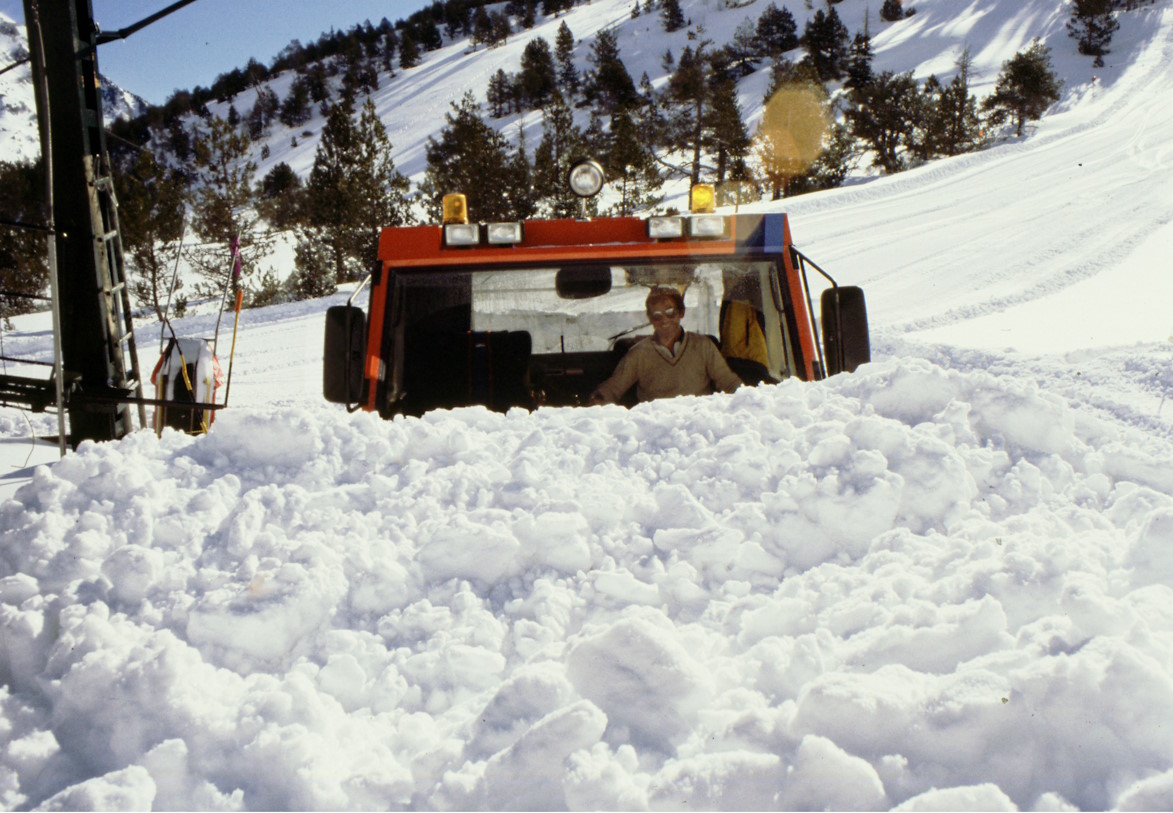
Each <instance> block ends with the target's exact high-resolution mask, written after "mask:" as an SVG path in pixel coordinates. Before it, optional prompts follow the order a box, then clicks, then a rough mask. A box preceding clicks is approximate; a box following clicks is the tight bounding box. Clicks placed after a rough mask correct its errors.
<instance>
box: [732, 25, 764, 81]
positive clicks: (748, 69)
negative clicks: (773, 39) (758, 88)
mask: <svg viewBox="0 0 1173 813" xmlns="http://www.w3.org/2000/svg"><path fill="white" fill-rule="evenodd" d="M725 52H726V53H727V54H728V56H729V61H730V63H731V65H732V66H733V68H734V70H735V71H736V73H737V76H738V78H740V77H743V76H749V75H750V74H751V73H753V72H754V69H755V67H756V63H757V60H758V59H759V58H760V57H761V56H762V54H761V53H760V52H759V48H758V38H757V31H756V29H755V28H754V23H753V20H750V19H748V18H747V19H745V20H742V21H741V24H740V25H738V26H737V29H736V30H735V31H734V32H733V39H731V40H730V41H729V43H728V44H727V45H726V46H725Z"/></svg>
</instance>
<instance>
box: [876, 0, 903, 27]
mask: <svg viewBox="0 0 1173 813" xmlns="http://www.w3.org/2000/svg"><path fill="white" fill-rule="evenodd" d="M904 16H905V15H904V4H903V3H902V2H901V0H884V4H883V5H882V6H880V19H881V20H883V21H884V22H888V23H894V22H896V21H897V20H903V19H904Z"/></svg>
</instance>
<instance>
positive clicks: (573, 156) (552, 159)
mask: <svg viewBox="0 0 1173 813" xmlns="http://www.w3.org/2000/svg"><path fill="white" fill-rule="evenodd" d="M584 140H585V139H584V136H583V133H582V131H581V130H580V129H579V128H578V127H577V126H575V124H574V114H573V113H572V112H571V110H570V108H569V107H567V106H566V103H565V102H563V101H562V99H561V97H558V98H557V99H555V100H554V102H553V103H551V104H550V106H549V107H547V108H546V110H545V111H543V113H542V141H541V143H540V144H538V148H537V150H536V151H535V152H534V196H535V198H536V201H537V207H538V211H539V212H540V213H541V214H542V216H543V217H551V218H562V217H576V216H578V214H579V199H578V198H577V197H576V196H575V195H574V193H573V192H571V191H570V189H569V188H568V186H567V184H566V176H567V174H568V173H569V172H570V167H571V166H572V165H573V163H574V162H575V161H576V160H577V159H578V158H580V157H581V156H582V154H583V152H584V150H583V143H584Z"/></svg>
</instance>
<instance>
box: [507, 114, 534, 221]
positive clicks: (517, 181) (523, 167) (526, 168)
mask: <svg viewBox="0 0 1173 813" xmlns="http://www.w3.org/2000/svg"><path fill="white" fill-rule="evenodd" d="M506 195H507V197H508V198H509V203H510V207H511V211H512V212H513V217H514V218H515V219H516V220H528V219H529V218H531V217H533V216H534V214H535V213H536V212H537V210H538V204H537V193H536V192H535V191H534V168H533V165H532V164H531V163H530V161H529V155H528V154H527V152H526V146H525V128H524V127H518V128H517V149H516V150H514V151H513V158H512V159H511V160H510V162H509V187H508V189H507V190H506Z"/></svg>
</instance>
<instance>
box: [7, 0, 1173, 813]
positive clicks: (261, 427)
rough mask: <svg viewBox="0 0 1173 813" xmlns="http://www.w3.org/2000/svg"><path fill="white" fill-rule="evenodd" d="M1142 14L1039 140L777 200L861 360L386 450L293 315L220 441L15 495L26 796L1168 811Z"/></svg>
mask: <svg viewBox="0 0 1173 813" xmlns="http://www.w3.org/2000/svg"><path fill="white" fill-rule="evenodd" d="M852 2H853V0H848V2H844V3H842V4H840V8H841V9H842V8H848V7H850V6H851V3H852ZM593 5H599V6H602V5H603V3H601V2H598V0H596V3H595V4H592V6H593ZM944 5H945V4H944V3H941V2H938V3H931V2H925V3H922V4H918V9H920V7H921V6H923V9H921V10H920V11H918V16H919V15H920V13H922V12H923V13H924V14H925V17H924V18H922V19H924V20H926V21H928V22H932V21H934V20H936V22H937V23H938V24H942V25H943V24H944V20H945V15H944V11H943V8H944ZM1020 5H1021V7H1022V8H1029V9H1032V10H1034V11H1036V12H1039V11H1040V10H1045V9H1052V8H1058V7H1059V4H1056V3H1044V2H1034V3H1027V4H1018V3H993V2H987V3H981V2H975V3H973V4H971V7H972V10H973V16H972V18H970V19H971V23H970V24H971V25H972V26H974V27H977V26H979V25H980V26H985V28H983V29H982V30H986V31H1010V30H1013V31H1015V32H1019V31H1020V30H1025V31H1026V34H1027V35H1029V29H1023V28H1022V27H1021V26H1019V25H1018V24H1017V21H1018V20H1019V18H1018V17H1017V16H1016V15H1017V11H1015V9H1017V8H1019V7H1020ZM706 7H711V6H706ZM979 12H984V16H983V14H981V13H979ZM841 13H842V12H841ZM995 13H996V14H1001V15H1002V18H1001V20H1000V22H999V20H996V19H994V18H992V17H991V16H990V15H992V14H995ZM1040 13H1041V12H1040ZM934 14H935V15H937V16H935V17H934V16H931V15H934ZM951 16H952V17H953V18H956V19H955V24H956V25H962V24H963V23H964V21H965V18H963V17H962V16H961V15H959V14H957V13H953V14H952V15H951ZM1043 16H1046V15H1043ZM1122 19H1123V21H1124V25H1123V26H1122V28H1121V31H1120V32H1119V33H1118V34H1117V36H1116V38H1115V40H1114V43H1113V53H1112V57H1111V58H1110V60H1109V62H1110V64H1109V66H1107V68H1106V69H1104V70H1103V71H1100V72H1099V76H1098V78H1097V80H1096V82H1095V83H1094V84H1092V83H1088V82H1084V81H1083V80H1081V79H1079V77H1078V76H1077V67H1065V70H1066V73H1065V74H1064V75H1065V77H1066V78H1067V80H1068V87H1067V88H1066V95H1065V98H1064V101H1063V102H1061V103H1060V105H1059V106H1058V108H1057V109H1056V110H1054V111H1052V113H1051V114H1050V115H1048V117H1047V118H1046V119H1044V120H1043V121H1042V122H1041V123H1040V124H1039V125H1038V126H1037V127H1032V128H1031V132H1030V133H1029V135H1028V136H1027V137H1026V138H1024V139H1022V140H1018V141H1012V142H1009V143H1003V144H1001V145H1000V146H998V147H995V148H993V149H990V150H987V151H985V152H982V153H980V154H976V155H970V156H962V157H960V158H957V159H953V160H949V161H941V162H936V163H933V164H931V165H928V166H925V167H922V168H920V169H917V170H912V171H909V172H907V173H903V174H901V175H898V176H893V177H889V178H882V179H875V180H871V181H868V182H866V183H860V184H857V185H855V186H852V187H850V188H846V189H841V190H836V191H833V192H829V193H823V194H819V195H814V196H810V197H802V198H796V199H793V200H790V201H785V202H783V203H781V204H770V205H771V206H775V205H776V206H778V208H781V209H784V210H785V211H788V212H789V213H790V216H791V225H792V229H793V231H794V234H795V237H796V240H797V241H798V242H799V244H800V247H801V248H802V249H803V250H804V251H806V252H807V253H808V254H810V255H811V256H812V257H814V258H815V259H816V260H817V261H818V262H819V264H820V265H822V266H823V267H824V268H826V269H828V270H829V271H830V272H831V273H832V274H834V275H835V276H836V278H837V279H838V280H839V281H840V282H843V283H848V284H861V285H863V286H864V287H865V290H866V294H867V297H868V303H869V309H870V317H871V323H872V331H873V340H874V357H875V359H874V361H873V362H872V363H871V364H869V365H866V366H865V367H863V368H861V369H860V370H859V371H857V372H856V373H855V374H852V375H846V376H839V377H837V378H834V379H831V380H828V381H826V382H821V383H817V384H801V383H798V382H788V383H784V384H782V385H779V386H776V387H767V388H760V389H743V390H741V391H739V392H737V393H735V394H733V395H728V396H726V395H716V396H711V397H709V398H704V399H693V398H684V399H677V400H674V401H671V402H659V403H654V404H649V405H643V406H639V407H637V408H634V409H632V410H623V409H621V408H618V407H602V408H592V409H578V410H572V409H558V410H555V409H551V410H539V411H538V412H535V413H533V414H528V413H525V412H520V411H514V412H511V413H509V414H507V415H497V414H493V413H489V412H487V411H484V410H481V409H465V410H456V411H453V412H439V413H433V414H431V415H428V416H426V417H425V418H423V419H397V420H395V421H391V422H384V421H380V420H378V419H376V418H373V417H372V416H369V415H366V414H355V415H348V414H346V413H345V412H344V411H343V410H341V409H340V408H334V407H331V406H329V405H326V404H324V403H322V402H321V399H320V395H319V392H320V358H319V357H320V343H321V323H322V312H323V310H324V308H325V306H326V305H327V304H328V302H327V301H318V302H311V303H299V304H297V305H293V306H288V307H281V308H269V309H264V310H258V311H252V312H248V313H246V314H244V315H243V316H242V320H241V328H240V341H239V345H238V347H237V355H236V361H235V371H234V378H233V383H232V392H231V397H232V401H233V408H231V409H229V410H227V411H225V412H224V413H223V414H222V415H221V416H220V418H218V420H217V421H216V424H215V425H214V427H213V431H212V432H211V433H210V434H209V435H207V436H205V437H201V438H191V437H186V436H182V435H178V434H175V433H171V432H167V433H165V434H164V436H163V437H162V438H161V439H159V438H156V437H155V436H154V435H153V434H151V433H149V432H141V433H137V434H135V435H132V436H131V437H128V438H126V439H124V440H122V441H119V442H114V443H104V444H86V445H84V446H83V448H81V449H80V450H79V451H78V452H77V453H74V454H70V455H69V456H67V457H66V458H65V459H64V460H62V461H60V462H57V463H55V464H53V465H44V466H40V467H37V468H35V469H33V470H27V471H26V470H21V471H17V472H16V476H15V477H11V478H8V480H7V482H8V483H9V487H8V490H7V491H6V492H5V493H6V495H7V496H9V497H10V499H8V500H7V501H5V502H3V503H2V504H0V528H2V531H3V537H2V540H0V684H2V685H0V806H3V807H5V808H9V809H26V808H33V807H38V806H41V807H43V808H45V809H132V808H147V807H153V808H154V809H167V808H186V809H190V808H196V809H249V810H260V809H384V808H415V809H452V808H457V809H473V808H481V809H564V808H572V809H616V808H622V809H674V810H680V809H737V810H744V809H764V808H771V809H774V808H782V809H889V808H898V809H904V810H929V809H934V810H939V809H981V810H999V809H1002V810H1013V809H1023V810H1026V809H1039V810H1059V809H1070V808H1080V809H1112V808H1120V809H1169V808H1170V807H1173V730H1171V729H1170V726H1169V724H1168V721H1169V720H1170V719H1173V466H1171V465H1170V461H1171V460H1173V404H1169V403H1166V401H1168V400H1173V305H1171V304H1170V303H1173V287H1171V286H1173V283H1171V282H1170V279H1171V278H1170V275H1169V273H1168V259H1167V258H1168V256H1169V250H1170V249H1171V248H1173V245H1170V243H1171V242H1173V234H1171V233H1170V228H1171V227H1170V225H1169V223H1170V220H1171V218H1173V191H1171V190H1173V183H1171V181H1173V178H1171V177H1170V176H1171V175H1173V166H1171V164H1170V160H1169V157H1170V148H1169V146H1168V145H1169V144H1173V114H1171V113H1170V112H1169V111H1170V110H1173V96H1171V95H1170V94H1173V91H1171V90H1170V88H1173V81H1171V80H1173V60H1171V59H1170V58H1169V57H1170V54H1169V49H1170V47H1171V44H1173V9H1170V7H1169V5H1168V4H1167V3H1161V4H1158V5H1157V6H1156V7H1154V8H1150V9H1147V10H1144V11H1141V12H1134V13H1132V14H1129V15H1125V16H1124V17H1123V18H1122ZM1011 23H1014V25H1011ZM1059 25H1060V26H1061V19H1060V23H1059ZM892 30H895V29H892ZM975 30H976V28H975ZM929 33H930V32H922V35H923V36H924V37H929ZM892 36H895V35H894V34H893V35H892ZM1027 40H1029V36H1027ZM925 41H927V40H925ZM918 42H921V40H918ZM1053 45H1054V46H1055V49H1056V51H1058V49H1059V46H1065V47H1068V48H1069V49H1070V46H1069V45H1067V44H1066V43H1064V42H1063V41H1062V40H1061V39H1058V38H1056V39H1055V40H1054V41H1053ZM925 47H928V46H927V45H926V46H925ZM1080 59H1083V58H1080ZM1057 61H1058V60H1057ZM1071 63H1072V65H1076V63H1075V60H1074V58H1072V60H1071ZM1078 65H1082V66H1083V68H1082V69H1084V70H1088V67H1087V66H1088V65H1089V63H1088V62H1087V61H1086V60H1085V61H1083V62H1080V63H1078ZM762 206H766V204H762ZM346 295H347V294H346V293H342V294H339V295H338V296H336V297H334V298H333V299H331V300H329V303H333V302H337V301H341V300H342V299H344V298H345V296H346ZM213 323H214V317H209V316H201V317H193V318H192V319H190V320H187V321H186V322H181V323H177V329H179V330H180V331H181V332H182V333H185V334H188V335H206V334H208V333H210V332H211V329H212V327H213ZM18 326H19V325H18ZM148 330H149V328H148ZM5 341H6V347H7V349H8V352H10V353H14V351H16V350H17V349H18V348H17V347H16V345H19V346H20V348H21V349H23V350H31V351H33V352H41V353H45V354H47V353H48V350H47V337H46V335H45V332H44V329H43V326H38V325H30V326H29V327H27V328H25V329H24V330H20V331H18V332H17V333H16V334H15V335H14V334H11V333H6V334H5ZM30 419H31V421H32V425H33V428H34V430H35V431H37V432H38V433H47V432H50V431H53V427H54V424H52V423H51V422H49V421H48V420H47V419H46V418H45V416H30ZM0 432H2V434H3V437H2V438H0V448H3V449H4V453H5V455H6V459H8V458H9V457H11V458H12V462H11V464H10V465H11V466H18V465H21V464H22V460H21V458H23V455H24V454H25V453H27V451H28V450H29V446H28V441H27V439H25V438H27V436H28V433H29V427H28V425H27V424H26V422H25V418H24V417H23V416H20V415H18V414H17V413H10V412H2V413H0ZM14 452H19V453H20V458H17V457H16V455H15V454H13V453H14Z"/></svg>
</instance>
